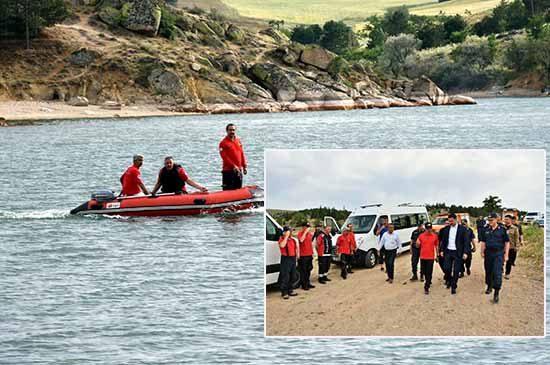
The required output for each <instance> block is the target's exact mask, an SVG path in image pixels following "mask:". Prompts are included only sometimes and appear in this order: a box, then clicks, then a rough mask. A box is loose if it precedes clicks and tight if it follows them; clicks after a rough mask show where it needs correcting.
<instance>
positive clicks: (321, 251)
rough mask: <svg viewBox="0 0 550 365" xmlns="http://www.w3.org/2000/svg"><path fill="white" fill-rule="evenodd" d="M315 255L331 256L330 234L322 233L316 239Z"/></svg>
mask: <svg viewBox="0 0 550 365" xmlns="http://www.w3.org/2000/svg"><path fill="white" fill-rule="evenodd" d="M317 254H318V255H319V256H331V255H332V237H331V236H330V234H326V233H324V232H323V233H321V234H319V236H318V237H317Z"/></svg>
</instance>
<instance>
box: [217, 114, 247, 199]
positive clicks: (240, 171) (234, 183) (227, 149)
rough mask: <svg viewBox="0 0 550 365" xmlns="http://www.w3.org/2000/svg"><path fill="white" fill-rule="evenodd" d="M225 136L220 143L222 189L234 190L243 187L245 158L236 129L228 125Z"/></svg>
mask: <svg viewBox="0 0 550 365" xmlns="http://www.w3.org/2000/svg"><path fill="white" fill-rule="evenodd" d="M225 131H226V132H227V136H225V138H224V139H222V140H221V142H220V156H221V157H222V161H223V166H222V188H223V190H235V189H240V188H242V187H243V175H246V173H247V171H246V158H245V156H244V151H243V145H242V143H241V140H240V139H239V137H237V134H236V133H237V127H236V126H235V125H234V124H233V123H229V124H228V125H227V126H226V127H225Z"/></svg>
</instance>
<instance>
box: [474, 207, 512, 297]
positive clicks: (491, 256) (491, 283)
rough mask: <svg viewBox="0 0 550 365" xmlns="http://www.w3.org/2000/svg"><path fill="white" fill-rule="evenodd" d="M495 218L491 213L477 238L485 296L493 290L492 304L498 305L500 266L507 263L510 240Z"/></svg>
mask: <svg viewBox="0 0 550 365" xmlns="http://www.w3.org/2000/svg"><path fill="white" fill-rule="evenodd" d="M497 218H498V215H497V214H496V213H491V215H490V216H489V224H488V225H487V226H485V227H484V228H483V230H482V231H481V237H479V242H480V248H481V257H483V259H484V266H485V284H487V290H486V291H485V294H491V291H493V289H494V290H495V293H494V296H493V303H498V300H499V292H500V288H501V286H502V266H503V265H504V262H506V261H508V251H509V249H510V238H509V237H508V233H507V232H506V228H505V227H503V226H501V225H500V224H498V220H497Z"/></svg>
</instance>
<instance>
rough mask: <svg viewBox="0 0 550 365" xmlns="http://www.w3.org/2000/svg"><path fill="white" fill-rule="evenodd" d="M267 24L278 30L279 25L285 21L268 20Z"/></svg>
mask: <svg viewBox="0 0 550 365" xmlns="http://www.w3.org/2000/svg"><path fill="white" fill-rule="evenodd" d="M268 24H269V25H270V26H271V27H272V28H277V30H280V29H281V27H282V26H283V25H284V24H285V21H284V20H270V21H269V22H268Z"/></svg>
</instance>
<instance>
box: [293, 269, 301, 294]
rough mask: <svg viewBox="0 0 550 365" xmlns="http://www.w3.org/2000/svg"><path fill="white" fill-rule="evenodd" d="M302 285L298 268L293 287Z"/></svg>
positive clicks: (296, 287)
mask: <svg viewBox="0 0 550 365" xmlns="http://www.w3.org/2000/svg"><path fill="white" fill-rule="evenodd" d="M299 287H300V272H299V271H298V270H296V275H294V277H293V278H292V288H293V289H298V288H299Z"/></svg>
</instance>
